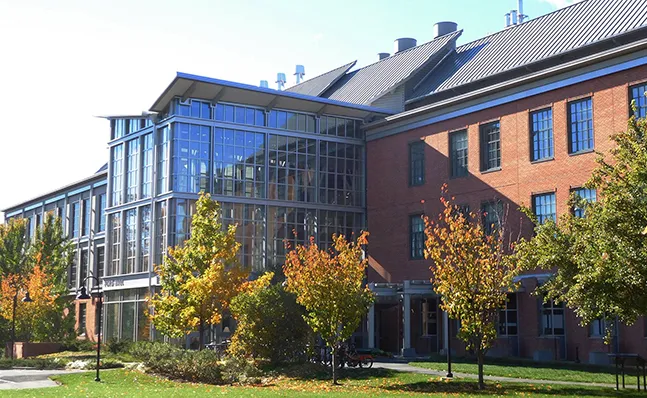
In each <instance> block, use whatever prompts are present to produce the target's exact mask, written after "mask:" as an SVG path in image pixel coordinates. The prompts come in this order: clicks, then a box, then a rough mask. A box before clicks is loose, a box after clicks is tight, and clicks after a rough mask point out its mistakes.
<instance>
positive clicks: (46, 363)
mask: <svg viewBox="0 0 647 398" xmlns="http://www.w3.org/2000/svg"><path fill="white" fill-rule="evenodd" d="M14 367H20V368H22V367H25V368H34V369H39V370H43V369H47V370H49V369H63V368H65V363H63V362H59V361H55V360H53V359H30V358H27V359H14V360H13V361H12V360H11V359H0V369H11V368H14Z"/></svg>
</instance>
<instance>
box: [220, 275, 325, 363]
mask: <svg viewBox="0 0 647 398" xmlns="http://www.w3.org/2000/svg"><path fill="white" fill-rule="evenodd" d="M272 276H273V275H272V274H271V273H268V274H265V275H263V276H262V277H261V278H259V279H258V280H257V281H255V285H253V286H252V288H250V289H249V290H247V291H245V292H243V293H241V294H239V295H238V296H236V297H234V299H233V300H232V302H231V307H230V308H231V312H232V314H233V316H234V318H236V320H237V321H238V325H237V327H236V332H235V333H234V335H233V337H232V341H231V345H230V347H229V352H230V353H231V354H232V355H234V356H239V357H252V358H263V359H267V360H269V361H270V362H271V363H273V364H275V363H281V362H294V361H304V360H305V359H306V355H305V352H306V346H307V343H308V342H309V340H310V339H311V336H312V334H311V331H310V327H309V326H308V325H307V324H306V322H305V320H304V318H303V316H304V314H305V310H304V308H303V307H302V306H300V305H299V304H297V302H296V296H295V295H293V294H291V293H288V292H286V291H285V289H284V288H283V286H281V285H280V284H274V285H272V284H270V283H271V282H270V281H271V278H272Z"/></svg>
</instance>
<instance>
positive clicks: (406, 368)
mask: <svg viewBox="0 0 647 398" xmlns="http://www.w3.org/2000/svg"><path fill="white" fill-rule="evenodd" d="M373 367H375V368H382V369H390V370H396V371H399V372H410V373H420V374H426V375H432V376H440V377H445V376H447V372H446V371H437V370H431V369H425V368H419V367H417V366H411V365H409V364H407V363H404V362H399V361H398V362H396V361H389V362H375V363H374V364H373ZM453 374H454V377H455V378H461V379H478V375H475V374H472V373H457V372H453ZM483 378H484V379H485V380H489V381H496V382H502V383H525V384H553V385H555V384H558V385H569V386H587V387H590V386H595V387H608V388H613V389H615V388H616V385H615V384H606V383H584V382H577V381H558V380H537V379H519V378H516V377H501V376H483ZM627 388H633V389H636V386H635V385H631V384H627Z"/></svg>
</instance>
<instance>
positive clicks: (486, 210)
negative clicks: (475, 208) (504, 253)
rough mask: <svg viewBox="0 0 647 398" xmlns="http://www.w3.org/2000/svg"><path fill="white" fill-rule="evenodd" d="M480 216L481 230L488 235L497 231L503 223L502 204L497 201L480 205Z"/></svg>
mask: <svg viewBox="0 0 647 398" xmlns="http://www.w3.org/2000/svg"><path fill="white" fill-rule="evenodd" d="M481 214H482V215H483V230H484V231H485V233H486V234H488V235H490V234H492V233H493V232H495V231H496V230H498V229H499V227H500V226H501V223H502V222H503V203H501V201H498V200H494V201H489V202H485V203H483V204H481Z"/></svg>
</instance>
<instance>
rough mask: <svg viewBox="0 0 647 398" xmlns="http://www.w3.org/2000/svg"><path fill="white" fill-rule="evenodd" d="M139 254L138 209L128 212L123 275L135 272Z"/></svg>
mask: <svg viewBox="0 0 647 398" xmlns="http://www.w3.org/2000/svg"><path fill="white" fill-rule="evenodd" d="M136 254H137V209H130V210H127V211H126V262H125V263H124V267H125V268H124V269H122V273H124V274H132V273H133V272H135V255H136Z"/></svg>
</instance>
